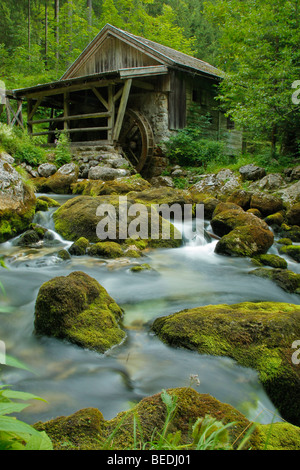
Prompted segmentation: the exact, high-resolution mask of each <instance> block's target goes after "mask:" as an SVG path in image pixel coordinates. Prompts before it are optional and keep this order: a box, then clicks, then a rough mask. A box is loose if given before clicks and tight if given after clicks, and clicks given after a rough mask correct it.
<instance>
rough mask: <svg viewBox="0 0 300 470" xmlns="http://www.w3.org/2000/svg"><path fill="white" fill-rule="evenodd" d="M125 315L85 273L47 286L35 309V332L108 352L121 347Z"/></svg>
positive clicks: (51, 281)
mask: <svg viewBox="0 0 300 470" xmlns="http://www.w3.org/2000/svg"><path fill="white" fill-rule="evenodd" d="M122 316H123V311H122V309H121V308H120V307H119V306H118V305H117V304H116V302H115V301H114V300H113V299H112V298H111V297H110V296H109V295H108V293H107V292H106V290H105V289H104V288H103V287H102V286H101V285H100V284H99V283H98V282H97V281H96V280H95V279H93V278H91V277H90V276H88V275H87V274H85V273H82V272H73V273H71V274H69V276H66V277H64V276H60V277H57V278H54V279H52V280H50V281H48V282H46V283H45V284H43V285H42V286H41V288H40V290H39V294H38V297H37V300H36V305H35V323H34V324H35V331H36V333H37V334H39V335H46V336H54V337H56V338H59V339H66V340H68V341H70V342H73V343H76V344H78V345H79V346H82V347H87V348H90V349H95V350H97V351H99V352H105V351H106V350H107V349H109V348H111V347H112V346H114V345H116V344H119V343H120V342H121V341H122V340H123V339H124V338H125V333H124V331H123V330H122V329H121V328H120V326H119V323H120V321H121V319H122Z"/></svg>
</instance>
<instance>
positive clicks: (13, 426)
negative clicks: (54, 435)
mask: <svg viewBox="0 0 300 470" xmlns="http://www.w3.org/2000/svg"><path fill="white" fill-rule="evenodd" d="M16 400H18V401H16ZM28 400H42V401H45V400H43V399H42V398H39V397H37V396H35V395H32V394H31V393H25V392H17V391H14V390H10V389H9V388H8V387H7V386H1V387H0V450H52V443H51V441H50V439H49V437H48V436H47V434H46V433H45V432H39V431H37V430H36V429H34V428H33V427H32V426H30V425H29V424H27V423H24V422H23V421H20V420H18V419H16V418H15V417H14V416H8V415H11V414H15V413H19V412H20V411H22V410H24V409H25V408H26V407H28V406H29V403H24V402H26V401H28ZM20 401H21V402H20Z"/></svg>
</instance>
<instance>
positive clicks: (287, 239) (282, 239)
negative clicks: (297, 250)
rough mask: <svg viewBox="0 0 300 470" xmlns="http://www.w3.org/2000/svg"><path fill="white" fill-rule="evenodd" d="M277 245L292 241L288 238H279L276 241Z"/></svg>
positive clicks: (290, 243)
mask: <svg viewBox="0 0 300 470" xmlns="http://www.w3.org/2000/svg"><path fill="white" fill-rule="evenodd" d="M277 243H278V244H279V245H292V244H293V242H292V240H291V239H290V238H280V240H278V241H277Z"/></svg>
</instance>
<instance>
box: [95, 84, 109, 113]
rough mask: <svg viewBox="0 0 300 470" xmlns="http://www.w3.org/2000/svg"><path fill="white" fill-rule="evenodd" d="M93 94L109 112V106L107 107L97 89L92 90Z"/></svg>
mask: <svg viewBox="0 0 300 470" xmlns="http://www.w3.org/2000/svg"><path fill="white" fill-rule="evenodd" d="M92 90H93V92H94V93H95V95H96V96H97V98H98V100H99V101H100V102H101V103H102V104H103V106H104V107H105V108H106V109H107V110H109V105H108V102H107V101H106V100H105V99H104V98H103V96H102V95H101V93H100V91H99V90H97V88H93V89H92Z"/></svg>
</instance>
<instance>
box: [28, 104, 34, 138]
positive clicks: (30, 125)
mask: <svg viewBox="0 0 300 470" xmlns="http://www.w3.org/2000/svg"><path fill="white" fill-rule="evenodd" d="M31 114H32V100H30V99H29V100H28V101H27V121H29V120H30V119H31ZM29 118H30V119H29ZM27 130H28V134H29V135H32V131H33V126H32V124H30V123H29V122H27Z"/></svg>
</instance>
